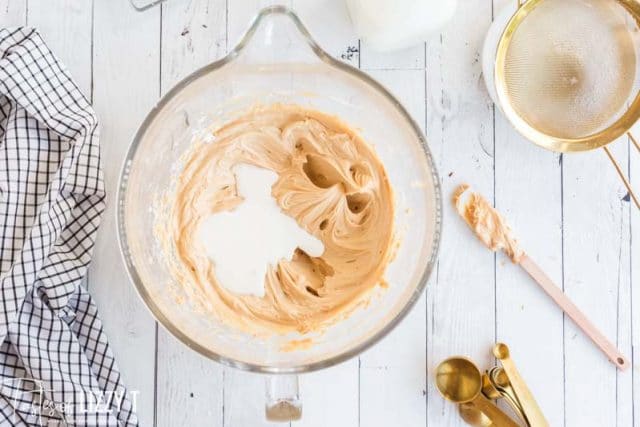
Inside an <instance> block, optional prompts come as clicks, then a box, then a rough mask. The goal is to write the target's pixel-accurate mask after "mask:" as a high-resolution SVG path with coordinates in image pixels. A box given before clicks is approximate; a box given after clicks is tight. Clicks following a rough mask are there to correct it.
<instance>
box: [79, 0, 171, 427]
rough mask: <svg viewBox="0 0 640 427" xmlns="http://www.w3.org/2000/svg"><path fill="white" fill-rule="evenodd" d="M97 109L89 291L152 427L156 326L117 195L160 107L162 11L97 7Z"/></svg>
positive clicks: (118, 4)
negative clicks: (118, 220) (122, 243)
mask: <svg viewBox="0 0 640 427" xmlns="http://www.w3.org/2000/svg"><path fill="white" fill-rule="evenodd" d="M94 14H95V15H94V23H95V25H94V33H93V43H94V51H93V52H94V57H93V64H94V73H93V87H94V97H93V99H94V106H95V109H96V112H97V113H98V117H100V120H101V123H102V130H101V140H100V144H101V146H102V159H103V162H104V165H105V183H106V189H107V193H108V195H107V211H106V212H105V215H104V217H103V220H102V225H101V228H100V231H99V234H98V240H97V242H96V248H95V251H94V255H93V263H92V265H91V269H90V271H89V277H90V281H89V288H90V290H91V294H92V295H93V296H94V297H95V299H96V301H97V304H98V308H99V310H100V314H101V317H102V320H103V322H104V326H105V329H106V331H107V334H108V335H109V338H110V342H111V346H112V348H113V352H114V353H115V356H116V360H117V361H118V365H119V366H120V370H121V372H122V376H123V378H125V384H126V385H127V386H128V387H129V388H130V389H131V390H138V391H139V396H138V416H139V418H140V423H141V425H144V426H148V425H153V424H154V407H155V404H156V402H155V393H156V388H155V386H156V381H155V374H156V323H155V322H154V320H153V319H152V317H151V315H150V314H149V312H148V311H147V309H146V308H145V307H144V306H143V304H142V302H141V301H140V298H139V297H138V295H137V293H136V291H135V290H134V288H133V285H132V284H131V283H130V282H129V278H128V276H127V274H126V273H125V270H124V265H123V263H122V259H121V256H120V251H119V249H118V244H117V241H116V226H115V195H116V187H117V184H118V177H119V173H120V166H121V164H122V161H123V158H124V155H125V153H126V150H127V148H128V146H129V143H130V141H131V138H132V136H133V133H134V132H135V130H136V129H137V127H138V126H139V125H140V123H141V122H142V119H143V118H144V116H145V115H146V113H147V111H149V110H150V109H151V107H153V105H154V104H155V102H156V101H157V100H158V94H159V90H160V79H159V75H160V70H159V64H160V9H157V8H156V9H153V10H150V11H148V12H146V13H137V12H135V11H134V10H133V8H131V6H129V4H128V2H125V1H109V0H97V1H95V10H94Z"/></svg>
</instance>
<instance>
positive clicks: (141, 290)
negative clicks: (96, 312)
mask: <svg viewBox="0 0 640 427" xmlns="http://www.w3.org/2000/svg"><path fill="white" fill-rule="evenodd" d="M270 14H284V15H287V16H288V17H289V18H290V19H292V20H293V22H294V23H295V25H296V26H297V28H298V30H299V31H300V33H301V34H302V36H303V37H304V39H305V41H306V42H307V44H308V45H309V46H310V47H311V49H312V50H313V51H314V52H315V53H316V55H317V56H318V58H319V59H320V60H322V61H323V62H325V63H326V64H327V65H329V66H331V67H335V68H338V69H339V70H341V71H344V72H346V73H348V74H350V75H352V76H355V77H357V78H359V79H360V80H362V81H363V82H364V83H366V84H367V85H369V86H370V87H372V88H373V89H374V90H376V91H377V92H378V93H380V94H381V95H383V97H384V98H385V99H387V100H388V101H389V102H391V103H392V104H393V105H394V107H395V108H396V109H397V110H398V112H399V113H400V114H401V115H402V117H403V118H404V119H405V120H407V122H408V123H409V125H410V127H411V128H412V131H413V132H414V133H415V134H416V136H417V138H418V140H419V143H420V146H421V147H422V150H423V153H424V155H425V158H426V160H427V163H428V165H429V169H430V172H431V179H432V182H433V186H434V191H435V199H436V203H435V230H434V233H433V241H432V247H431V255H430V258H429V261H428V262H427V265H426V267H425V269H424V271H423V273H422V275H421V277H420V279H419V281H418V284H417V285H416V288H415V290H414V292H413V294H412V295H411V298H410V299H409V300H408V301H407V302H406V304H405V305H404V306H403V307H402V309H401V310H400V311H399V312H398V313H397V314H396V315H395V316H394V317H393V318H392V319H391V320H390V321H389V322H388V323H387V324H385V325H384V326H383V327H382V328H381V329H380V330H378V331H377V332H376V333H375V334H373V335H372V336H370V337H369V338H368V339H366V340H364V341H362V342H360V343H358V344H357V345H356V346H354V347H352V348H350V349H348V350H347V351H343V352H340V353H338V354H335V355H333V356H331V357H329V358H327V359H323V360H320V361H316V362H311V363H308V364H301V365H296V366H267V365H262V364H257V363H251V362H243V361H239V360H235V359H233V358H230V357H227V356H224V355H221V354H218V353H216V352H214V351H212V350H210V349H208V348H206V347H205V346H203V345H201V344H199V343H198V342H196V341H195V340H193V339H192V338H190V337H189V336H188V335H186V334H185V333H183V332H182V331H181V330H180V329H179V328H178V327H176V326H175V325H174V324H173V323H172V322H171V321H169V319H168V318H167V317H166V316H165V315H164V314H163V312H162V310H161V309H160V308H159V307H158V305H157V304H156V303H155V302H154V300H153V299H152V298H151V295H150V294H149V292H148V291H147V289H146V288H145V285H144V284H143V282H142V279H141V278H140V276H139V274H138V271H137V269H136V267H135V265H134V263H133V259H132V256H131V254H130V251H129V246H128V243H127V240H128V236H127V231H126V228H125V218H124V215H125V204H126V200H125V199H126V193H127V185H128V179H129V167H130V166H131V163H132V162H133V159H134V157H135V155H136V152H137V149H138V147H139V145H140V141H141V139H142V137H143V135H144V134H145V133H146V132H147V130H148V128H149V126H150V124H151V123H152V122H153V121H154V120H155V118H156V117H157V115H158V113H159V112H160V111H161V110H162V109H163V108H164V107H165V106H166V105H167V103H169V102H170V101H171V100H172V99H173V97H174V96H175V95H176V94H178V93H179V92H180V91H182V90H183V89H184V88H185V87H187V86H188V85H189V84H191V83H192V82H193V81H195V80H197V79H199V78H200V77H202V76H204V75H206V74H208V73H209V72H212V71H214V70H216V69H218V68H220V67H222V66H224V65H225V64H227V63H229V62H231V61H232V60H233V59H235V58H236V57H237V56H238V54H239V53H240V52H241V51H242V49H243V48H244V47H245V46H246V45H247V43H248V41H249V40H250V39H251V37H252V36H253V34H254V33H255V32H256V30H257V28H258V26H259V24H260V22H261V21H262V19H263V18H264V17H266V16H267V15H270ZM116 201H117V207H116V228H117V238H118V246H119V248H120V254H121V256H122V259H123V261H124V264H125V268H126V270H127V274H128V276H129V279H130V281H131V282H132V283H133V284H134V287H135V289H136V291H137V293H138V296H139V297H140V298H141V299H142V301H143V303H144V305H145V306H146V307H147V309H148V310H149V312H150V313H151V315H152V316H153V317H154V318H155V320H156V321H157V322H158V323H159V324H160V325H162V327H163V328H164V329H165V330H166V331H167V332H169V333H170V334H171V335H173V336H174V337H175V338H177V339H178V340H179V341H180V342H182V343H184V344H185V345H187V346H188V347H189V348H191V349H193V350H195V351H196V352H198V353H200V354H202V355H203V356H206V357H208V358H210V359H212V360H215V361H216V362H218V363H221V364H223V365H226V366H230V367H234V368H239V369H242V370H245V371H250V372H258V373H264V374H296V373H304V372H312V371H316V370H319V369H323V368H328V367H330V366H333V365H336V364H338V363H341V362H344V361H346V360H348V359H350V358H352V357H354V356H356V355H358V354H360V353H362V352H363V351H365V350H366V349H368V348H370V347H371V346H373V345H374V344H375V343H377V342H378V341H380V340H381V339H383V338H384V337H385V336H387V335H388V334H389V333H390V332H391V331H392V330H393V329H394V328H395V327H396V326H397V325H398V324H399V323H400V322H401V321H402V319H404V318H405V317H406V315H407V314H408V313H409V312H410V311H411V309H412V308H413V307H414V306H415V304H416V302H417V301H418V299H419V298H420V296H421V295H422V293H423V292H424V290H425V288H426V285H427V282H428V280H429V278H430V276H431V273H432V271H433V269H434V267H435V265H436V260H437V257H438V253H439V250H440V241H441V235H442V191H441V186H440V178H439V174H438V171H437V168H436V165H435V162H434V159H433V155H432V153H431V151H430V150H429V147H428V146H427V139H426V136H425V135H424V133H423V132H422V130H421V129H420V127H419V125H418V124H417V123H416V122H415V120H414V119H413V118H412V117H411V116H410V115H409V113H408V112H407V110H406V109H405V108H404V107H403V106H402V104H401V103H400V102H399V101H398V100H397V99H396V98H395V97H394V96H393V95H392V94H391V93H390V92H389V91H388V90H387V89H386V88H385V87H384V86H382V85H381V84H380V83H378V82H377V81H376V80H374V79H373V78H372V77H370V76H369V75H367V74H366V73H364V72H362V71H360V70H359V69H357V68H355V67H352V66H350V65H348V64H345V63H343V62H340V61H338V60H336V59H334V58H333V57H331V56H330V55H329V54H328V53H327V52H325V51H324V50H323V49H322V48H321V47H320V46H319V45H318V44H317V43H316V42H315V40H314V39H313V38H312V37H311V35H310V33H309V32H308V31H307V29H306V28H305V26H304V25H303V24H302V22H301V21H300V19H299V18H298V16H297V15H296V14H295V13H294V12H293V11H292V10H291V9H289V8H287V7H285V6H271V7H267V8H264V9H262V10H261V11H260V12H259V13H258V15H257V16H256V17H255V18H254V20H253V22H252V24H251V26H250V27H249V30H248V31H247V32H246V33H245V34H244V36H243V37H242V39H241V40H240V42H239V43H238V44H237V45H236V46H235V47H234V48H233V49H232V50H231V51H230V52H229V54H227V55H226V56H225V57H223V58H221V59H220V60H218V61H215V62H213V63H210V64H208V65H205V66H203V67H201V68H199V69H198V70H196V71H194V72H193V73H191V74H190V75H189V76H187V77H185V78H184V79H182V80H181V81H180V82H179V83H178V84H176V85H175V86H174V87H173V88H172V89H171V90H169V91H168V92H167V93H166V94H165V95H164V96H162V97H161V99H160V100H159V101H158V103H157V104H156V105H155V107H154V108H153V109H152V110H151V111H150V112H149V113H148V114H147V116H146V118H145V120H144V121H143V122H142V124H141V125H140V127H139V128H138V130H137V131H136V133H135V135H134V137H133V140H132V141H131V144H130V145H129V148H128V150H127V153H126V156H125V158H124V161H123V164H122V167H121V170H120V175H119V180H118V188H117V194H116Z"/></svg>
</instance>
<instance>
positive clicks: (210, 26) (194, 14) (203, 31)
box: [156, 0, 227, 427]
mask: <svg viewBox="0 0 640 427" xmlns="http://www.w3.org/2000/svg"><path fill="white" fill-rule="evenodd" d="M161 12H162V13H161V14H162V18H161V27H162V29H161V51H160V55H161V67H160V70H161V75H160V87H161V93H162V95H164V94H165V93H166V92H167V91H168V90H170V89H171V87H172V86H173V85H175V84H176V83H177V82H178V81H180V80H181V79H182V78H184V77H186V76H187V75H188V74H190V73H191V72H193V71H194V70H196V69H197V68H199V67H202V66H204V65H206V64H208V63H210V62H213V61H214V60H216V59H218V58H220V57H222V56H223V55H224V54H225V50H226V38H227V35H226V1H225V0H194V1H190V2H175V1H173V2H171V1H170V2H167V3H165V4H163V5H162V10H161ZM157 352H158V354H157V363H158V367H157V384H158V385H157V389H156V399H157V404H156V419H157V425H158V426H166V427H171V426H178V425H185V426H193V427H199V426H207V425H211V424H212V423H214V425H216V424H221V423H222V419H223V405H224V401H223V387H224V381H223V367H222V366H220V365H219V364H217V363H215V362H213V361H212V360H209V359H207V358H205V357H203V356H201V355H199V354H198V353H196V352H195V351H193V350H191V349H189V348H187V347H186V346H185V345H184V344H182V343H181V342H178V341H177V340H176V339H175V338H173V337H172V336H171V335H170V334H169V333H168V332H167V331H165V330H164V328H159V329H158V348H157ZM185 367H189V369H185Z"/></svg>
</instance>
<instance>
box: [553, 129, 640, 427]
mask: <svg viewBox="0 0 640 427" xmlns="http://www.w3.org/2000/svg"><path fill="white" fill-rule="evenodd" d="M611 147H612V149H613V151H614V154H615V155H616V156H617V158H618V159H620V161H621V162H622V163H623V164H627V149H628V145H627V144H626V142H625V141H619V142H617V143H615V144H614V145H612V146H611ZM586 171H591V172H590V173H585V172H586ZM563 178H564V179H563V189H564V197H563V206H564V209H563V211H564V220H563V223H564V287H565V292H566V293H567V295H568V296H569V297H570V298H571V299H572V300H573V301H574V302H575V304H576V305H578V306H579V307H580V308H581V309H582V310H583V311H584V312H585V313H586V314H587V316H589V317H590V318H591V320H592V322H593V323H594V324H595V325H596V326H597V327H598V328H599V329H600V330H601V331H602V332H603V333H604V334H605V335H606V336H607V337H609V338H610V339H612V340H616V341H617V345H618V347H619V348H620V350H622V351H623V352H626V353H629V351H630V348H629V346H628V344H629V337H630V334H631V331H630V326H631V322H630V319H629V317H628V314H629V309H628V305H629V303H630V299H629V298H628V289H629V287H630V277H629V261H630V260H629V225H628V221H629V213H628V209H629V202H626V201H623V198H624V196H625V194H626V191H625V190H623V187H622V186H621V182H620V179H619V177H618V176H617V175H616V173H615V170H614V169H613V168H612V167H611V165H610V164H609V160H608V159H607V157H606V156H605V154H604V153H603V152H602V151H599V150H596V151H592V152H586V153H579V154H567V155H564V156H563ZM587 373H588V374H587ZM630 382H631V377H630V376H629V375H626V374H624V373H623V374H618V373H617V372H616V368H615V367H614V366H613V365H612V364H610V363H609V361H608V360H607V359H606V358H605V357H603V356H602V354H601V353H600V352H599V351H598V350H597V349H594V348H593V345H592V343H591V342H590V341H589V339H588V338H586V337H585V336H584V335H583V334H582V333H581V332H580V330H579V329H577V328H576V327H575V326H574V325H573V324H572V323H571V322H569V321H568V320H567V321H565V404H566V409H565V410H566V413H565V416H566V420H567V421H566V425H567V426H581V425H623V424H619V423H618V422H619V421H622V420H623V419H625V418H627V417H628V416H629V414H627V413H626V412H627V411H629V412H630V411H631V405H630V404H627V405H625V408H624V409H623V408H619V407H618V404H619V403H621V402H620V400H621V398H622V399H623V400H624V399H626V396H624V395H626V394H627V393H623V395H619V394H618V392H619V391H620V388H623V389H624V388H627V387H629V386H630ZM589 423H591V424H589ZM627 425H628V424H627Z"/></svg>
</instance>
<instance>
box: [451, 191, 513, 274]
mask: <svg viewBox="0 0 640 427" xmlns="http://www.w3.org/2000/svg"><path fill="white" fill-rule="evenodd" d="M468 189H469V186H468V185H467V184H463V185H460V186H459V187H458V188H457V189H456V190H455V191H454V194H453V204H454V206H455V208H456V210H457V211H458V214H459V215H460V216H461V217H462V218H463V219H464V220H465V222H466V223H467V225H469V227H470V228H471V230H473V232H474V233H475V235H476V236H477V237H478V239H480V241H482V243H484V244H485V246H487V247H488V248H489V249H491V250H492V251H494V252H495V251H498V250H503V251H504V252H505V253H506V254H507V255H508V256H509V258H511V261H513V262H514V263H519V262H520V260H521V259H522V256H523V255H524V252H523V251H522V249H520V247H519V246H518V242H517V240H516V239H515V238H514V237H513V232H512V231H511V228H510V227H509V226H508V225H507V223H506V222H505V220H504V218H502V216H501V215H500V214H499V213H498V211H496V210H495V209H494V208H493V207H492V206H491V204H490V203H489V202H488V201H487V200H486V199H485V198H484V197H482V196H481V195H480V194H478V193H474V192H469V193H468V196H467V197H466V199H465V197H463V196H464V195H465V193H466V192H467V190H468Z"/></svg>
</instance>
